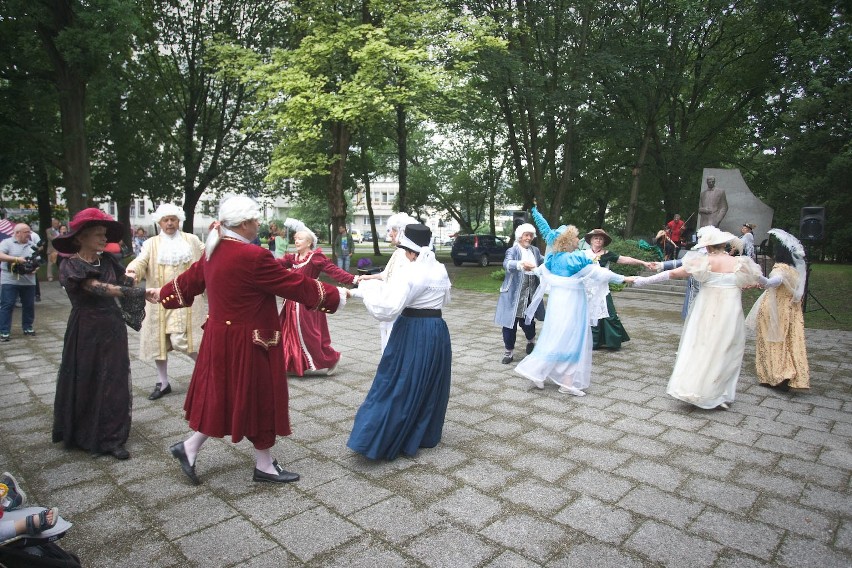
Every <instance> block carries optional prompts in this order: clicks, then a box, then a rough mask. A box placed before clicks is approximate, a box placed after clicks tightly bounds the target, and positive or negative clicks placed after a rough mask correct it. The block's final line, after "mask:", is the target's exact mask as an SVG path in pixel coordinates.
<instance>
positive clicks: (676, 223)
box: [666, 213, 686, 258]
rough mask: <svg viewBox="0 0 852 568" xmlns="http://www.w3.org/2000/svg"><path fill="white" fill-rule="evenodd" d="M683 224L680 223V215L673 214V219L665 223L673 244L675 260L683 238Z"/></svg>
mask: <svg viewBox="0 0 852 568" xmlns="http://www.w3.org/2000/svg"><path fill="white" fill-rule="evenodd" d="M685 224H686V223H684V222H683V221H681V219H680V215H678V214H677V213H675V214H674V219H672V220H671V221H669V222H668V223H666V229H668V230H669V237H670V238H671V240H672V241H673V242H674V244H675V258H677V253H678V252H679V251H680V239H681V237H682V236H683V226H684V225H685Z"/></svg>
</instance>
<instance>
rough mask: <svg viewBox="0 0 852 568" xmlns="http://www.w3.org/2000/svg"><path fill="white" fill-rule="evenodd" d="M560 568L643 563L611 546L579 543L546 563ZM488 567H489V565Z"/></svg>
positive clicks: (627, 567)
mask: <svg viewBox="0 0 852 568" xmlns="http://www.w3.org/2000/svg"><path fill="white" fill-rule="evenodd" d="M548 566H554V567H560V568H589V567H590V566H594V567H595V568H642V566H644V563H643V562H642V561H641V560H639V559H638V558H635V557H633V556H631V555H628V554H626V553H625V552H622V551H620V550H618V549H615V548H613V547H612V546H605V545H602V544H597V543H590V542H589V543H586V542H584V543H580V544H577V545H576V546H574V547H572V548H571V550H569V551H568V552H567V553H566V554H565V555H564V556H563V557H562V558H557V559H555V560H553V561H552V562H550V563H548ZM489 567H490V565H489Z"/></svg>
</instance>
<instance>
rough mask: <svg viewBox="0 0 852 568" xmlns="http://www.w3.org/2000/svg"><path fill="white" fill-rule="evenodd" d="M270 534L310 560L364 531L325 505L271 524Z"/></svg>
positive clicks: (302, 557) (290, 550)
mask: <svg viewBox="0 0 852 568" xmlns="http://www.w3.org/2000/svg"><path fill="white" fill-rule="evenodd" d="M266 530H267V532H268V534H269V535H270V536H271V537H272V538H274V539H275V540H276V541H278V542H279V543H280V544H281V545H282V546H284V548H286V549H287V550H288V551H289V552H290V553H291V554H293V555H295V556H296V557H297V558H299V560H301V561H303V562H307V561H309V560H311V559H313V558H314V557H315V556H318V555H321V554H325V553H326V552H328V551H330V550H332V549H333V548H335V547H337V546H339V545H341V544H343V543H344V542H347V541H349V540H351V539H354V538H355V537H358V536H360V535H361V534H363V531H362V530H361V529H359V528H358V527H356V526H355V525H353V524H352V523H350V522H349V521H347V520H345V519H343V518H341V517H339V516H337V515H335V514H333V513H332V512H331V511H329V510H328V509H326V508H325V507H317V508H315V509H311V510H309V511H305V512H304V513H299V514H298V515H295V516H293V517H290V518H289V519H285V520H283V521H281V522H280V523H277V524H275V525H271V526H269V527H267V529H266Z"/></svg>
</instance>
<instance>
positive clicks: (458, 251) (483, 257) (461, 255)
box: [450, 235, 509, 266]
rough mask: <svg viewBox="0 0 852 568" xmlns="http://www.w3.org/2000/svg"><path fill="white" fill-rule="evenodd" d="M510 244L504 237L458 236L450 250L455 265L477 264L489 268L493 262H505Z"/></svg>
mask: <svg viewBox="0 0 852 568" xmlns="http://www.w3.org/2000/svg"><path fill="white" fill-rule="evenodd" d="M508 248H509V243H508V242H506V239H504V238H503V237H495V236H493V235H457V236H456V238H455V240H454V241H453V248H452V249H451V250H450V257H451V258H452V259H453V264H455V265H456V266H461V265H462V263H463V262H475V263H477V264H479V266H488V265H489V264H491V263H492V262H499V263H502V262H503V258H505V256H506V250H507V249H508Z"/></svg>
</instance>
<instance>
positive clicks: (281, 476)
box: [252, 462, 299, 483]
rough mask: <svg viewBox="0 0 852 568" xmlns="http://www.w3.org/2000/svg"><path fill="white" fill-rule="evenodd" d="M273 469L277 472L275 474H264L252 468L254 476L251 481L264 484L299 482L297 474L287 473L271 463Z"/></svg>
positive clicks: (276, 464)
mask: <svg viewBox="0 0 852 568" xmlns="http://www.w3.org/2000/svg"><path fill="white" fill-rule="evenodd" d="M272 465H273V467H275V470H276V471H277V472H278V473H277V474H275V473H266V472H263V471H260V470H259V469H257V468H254V475H252V480H253V481H261V482H265V483H291V482H293V481H299V474H298V473H293V472H291V471H287V470H286V469H284V468H282V467H281V466H279V465H278V463H277V462H276V463H273V464H272Z"/></svg>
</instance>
